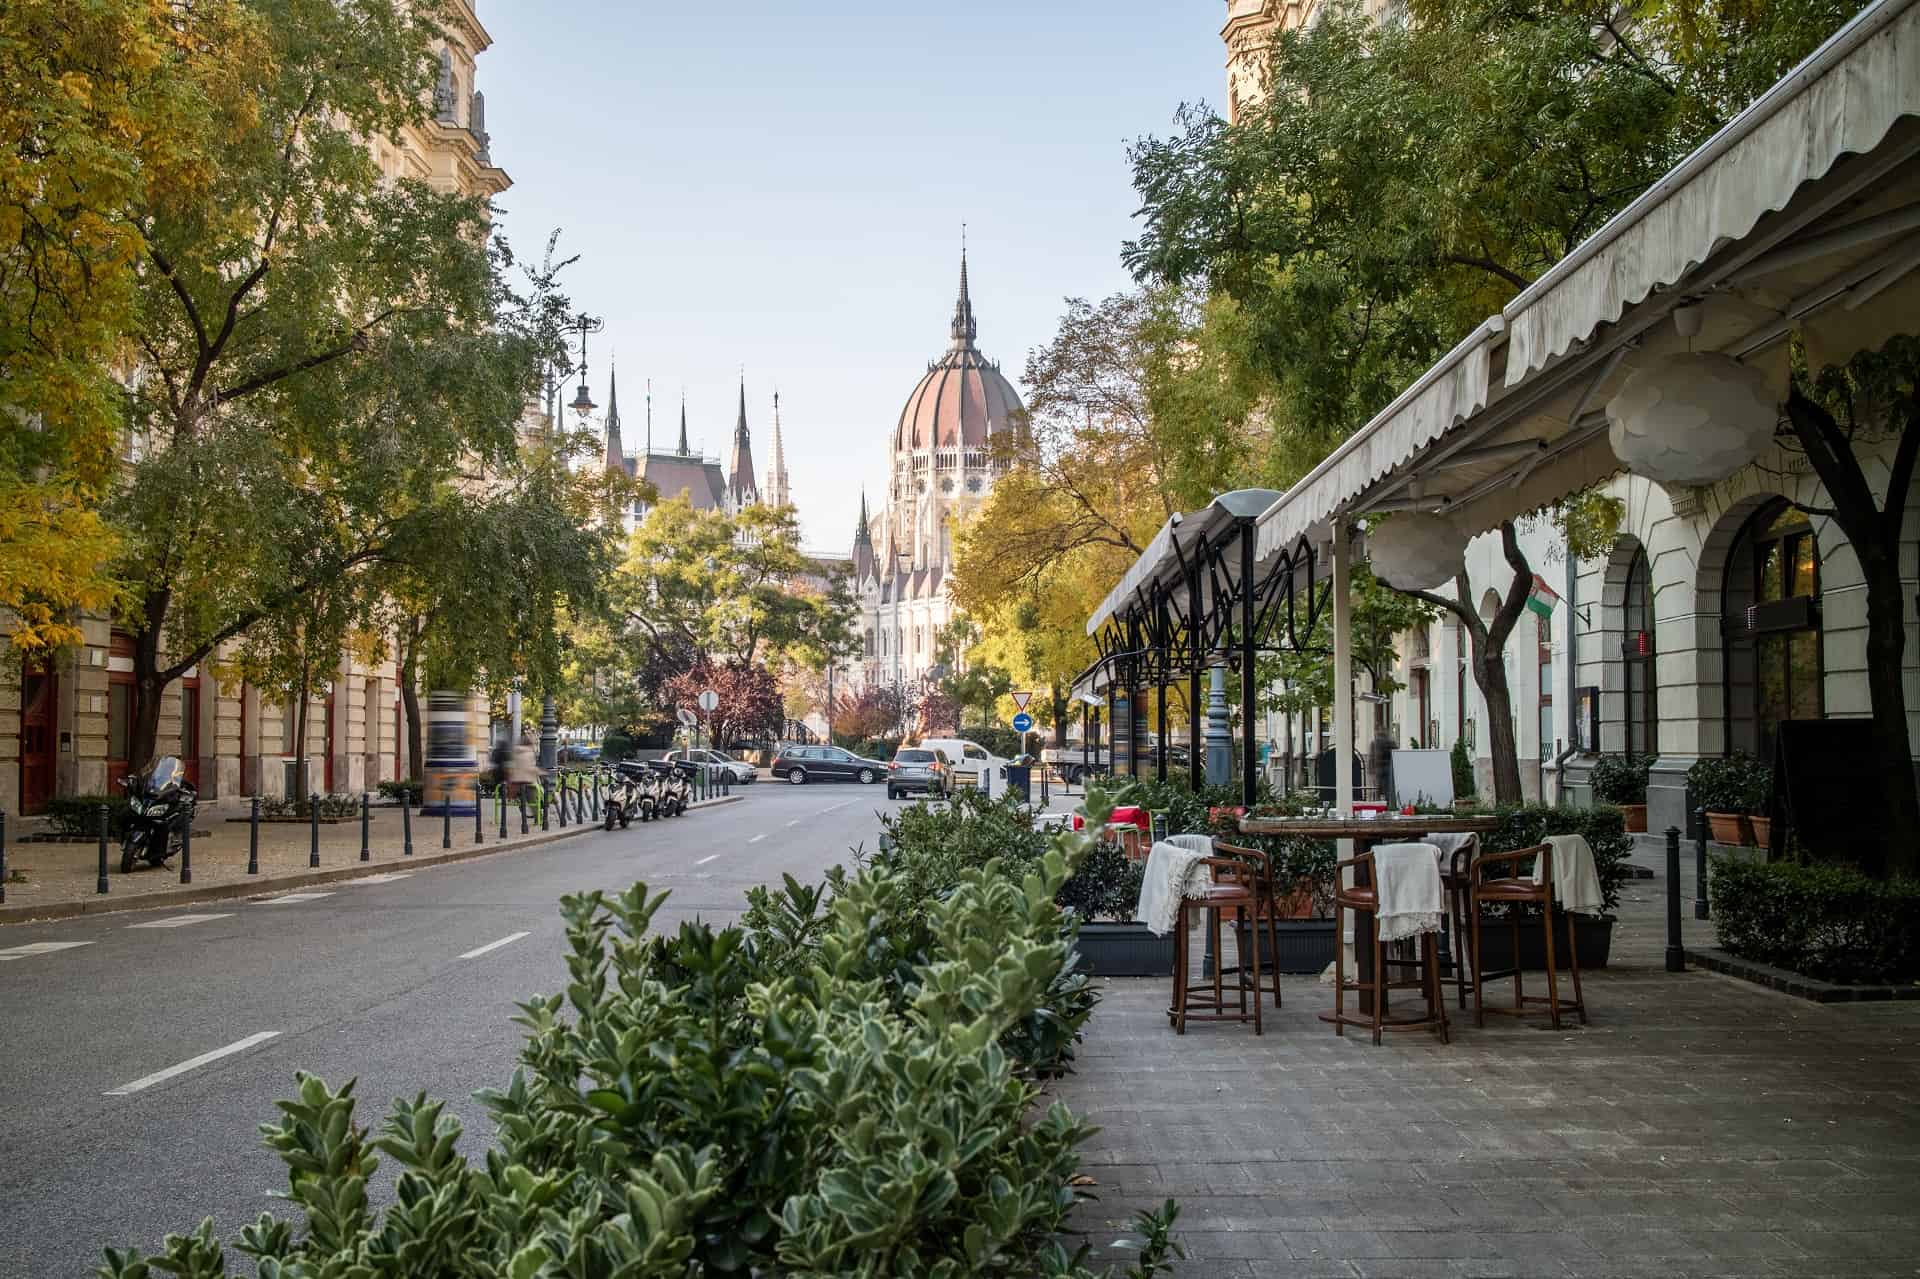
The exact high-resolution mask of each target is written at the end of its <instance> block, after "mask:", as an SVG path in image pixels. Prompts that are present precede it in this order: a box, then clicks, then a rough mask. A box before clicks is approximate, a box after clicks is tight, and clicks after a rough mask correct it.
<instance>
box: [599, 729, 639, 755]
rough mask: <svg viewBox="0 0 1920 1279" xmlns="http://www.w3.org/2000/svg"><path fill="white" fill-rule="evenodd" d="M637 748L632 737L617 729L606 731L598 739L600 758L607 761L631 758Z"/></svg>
mask: <svg viewBox="0 0 1920 1279" xmlns="http://www.w3.org/2000/svg"><path fill="white" fill-rule="evenodd" d="M637 749H638V747H637V746H636V745H635V743H634V740H633V738H631V737H629V736H628V735H627V734H625V733H622V732H619V731H618V730H616V731H614V732H611V733H608V734H607V735H606V736H605V737H603V738H601V739H600V758H601V759H603V760H606V761H607V762H608V763H615V762H617V761H619V760H623V759H632V758H633V753H634V751H635V750H637Z"/></svg>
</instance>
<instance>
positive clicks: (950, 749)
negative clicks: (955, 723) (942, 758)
mask: <svg viewBox="0 0 1920 1279" xmlns="http://www.w3.org/2000/svg"><path fill="white" fill-rule="evenodd" d="M913 745H914V746H916V747H918V748H919V749H921V750H935V751H940V752H942V753H943V754H945V755H946V757H947V758H948V759H949V760H951V761H952V762H953V774H952V783H951V784H952V786H953V788H954V789H955V790H958V789H960V788H961V787H965V786H977V787H979V788H980V790H981V791H983V792H984V793H985V794H986V795H988V796H989V797H992V796H995V795H1003V794H1005V793H1006V789H1007V761H1006V760H1004V759H1001V758H1000V757H999V756H998V755H991V754H988V752H987V748H986V747H984V746H982V745H980V744H979V743H978V742H969V741H963V740H962V739H960V738H958V737H923V738H921V739H920V740H919V741H917V742H914V743H913Z"/></svg>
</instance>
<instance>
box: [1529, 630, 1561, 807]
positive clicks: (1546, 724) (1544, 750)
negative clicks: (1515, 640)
mask: <svg viewBox="0 0 1920 1279" xmlns="http://www.w3.org/2000/svg"><path fill="white" fill-rule="evenodd" d="M1536 622H1537V625H1536V626H1535V627H1534V634H1535V638H1536V640H1537V641H1538V644H1539V648H1538V656H1537V658H1536V660H1537V661H1538V663H1539V667H1540V712H1539V719H1538V720H1537V724H1538V728H1539V733H1540V739H1539V740H1540V747H1539V751H1538V756H1539V761H1540V763H1539V777H1538V783H1537V784H1538V787H1539V789H1538V790H1537V791H1536V792H1535V793H1536V794H1537V795H1539V796H1540V797H1541V798H1542V799H1544V798H1545V797H1546V793H1547V761H1548V760H1549V759H1550V758H1551V757H1552V756H1553V755H1554V754H1556V753H1557V752H1555V751H1554V749H1553V747H1554V740H1553V619H1552V618H1551V617H1541V618H1537V619H1536Z"/></svg>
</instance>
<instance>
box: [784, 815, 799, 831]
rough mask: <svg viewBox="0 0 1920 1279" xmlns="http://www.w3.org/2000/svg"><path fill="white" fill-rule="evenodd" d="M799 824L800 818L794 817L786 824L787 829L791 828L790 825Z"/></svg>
mask: <svg viewBox="0 0 1920 1279" xmlns="http://www.w3.org/2000/svg"><path fill="white" fill-rule="evenodd" d="M799 824H800V819H799V818H798V817H796V818H794V819H793V820H792V821H790V822H788V823H787V826H788V828H789V829H791V828H792V827H795V826H798V825H799Z"/></svg>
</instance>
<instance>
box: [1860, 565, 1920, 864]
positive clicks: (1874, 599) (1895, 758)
mask: <svg viewBox="0 0 1920 1279" xmlns="http://www.w3.org/2000/svg"><path fill="white" fill-rule="evenodd" d="M1860 569H1861V572H1863V573H1864V574H1865V575H1866V579H1867V693H1868V696H1869V697H1871V698H1872V701H1873V738H1874V757H1875V763H1876V765H1877V767H1878V769H1879V771H1880V785H1879V790H1880V791H1881V793H1882V794H1884V795H1885V796H1886V797H1887V829H1888V830H1890V831H1916V830H1920V802H1916V800H1917V798H1920V797H1916V795H1915V789H1914V776H1913V748H1912V747H1911V746H1910V745H1909V744H1908V741H1907V690H1906V687H1905V682H1904V672H1903V671H1902V670H1901V666H1900V663H1901V660H1902V658H1903V657H1904V656H1905V653H1906V647H1907V625H1906V621H1905V618H1904V616H1903V614H1904V611H1905V610H1904V607H1903V605H1904V600H1903V599H1902V598H1901V595H1902V591H1901V583H1900V566H1899V560H1898V558H1897V556H1889V555H1884V554H1878V555H1872V556H1868V555H1862V556H1860ZM1882 847H1883V848H1884V850H1885V852H1886V855H1887V865H1886V870H1887V871H1888V872H1890V873H1893V874H1896V875H1913V874H1916V873H1920V841H1916V840H1915V839H1913V838H1910V837H1909V838H1904V839H1902V838H1893V839H1888V840H1885V841H1884V842H1883V844H1882Z"/></svg>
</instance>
